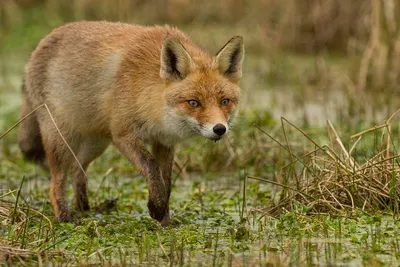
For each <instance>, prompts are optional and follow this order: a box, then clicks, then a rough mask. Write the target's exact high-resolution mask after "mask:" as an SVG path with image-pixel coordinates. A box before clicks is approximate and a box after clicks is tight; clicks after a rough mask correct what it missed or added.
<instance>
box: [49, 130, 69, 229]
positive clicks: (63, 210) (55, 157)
mask: <svg viewBox="0 0 400 267" xmlns="http://www.w3.org/2000/svg"><path fill="white" fill-rule="evenodd" d="M51 132H53V131H49V130H46V131H42V136H43V144H44V148H45V151H46V157H47V159H48V163H49V168H50V176H51V178H50V200H51V204H52V205H53V209H54V213H55V215H56V217H57V219H58V221H59V222H71V221H72V218H71V215H70V213H69V211H68V202H67V197H66V188H65V187H66V180H67V171H68V167H69V164H70V162H71V157H70V155H69V154H67V153H68V151H66V149H65V144H63V143H62V140H61V138H60V137H59V136H56V135H55V134H56V133H54V132H53V134H51V135H50V133H51Z"/></svg>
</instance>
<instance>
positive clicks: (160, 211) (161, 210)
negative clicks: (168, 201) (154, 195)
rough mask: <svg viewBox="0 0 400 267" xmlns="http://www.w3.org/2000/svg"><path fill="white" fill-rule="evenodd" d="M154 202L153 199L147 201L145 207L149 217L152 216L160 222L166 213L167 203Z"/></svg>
mask: <svg viewBox="0 0 400 267" xmlns="http://www.w3.org/2000/svg"><path fill="white" fill-rule="evenodd" d="M157 204H158V205H156V203H155V202H154V201H153V200H151V199H150V200H149V202H148V203H147V207H148V208H149V213H150V217H151V218H153V219H154V220H157V221H159V222H162V220H163V219H164V217H165V216H166V214H167V211H168V208H167V205H165V204H164V205H160V203H157Z"/></svg>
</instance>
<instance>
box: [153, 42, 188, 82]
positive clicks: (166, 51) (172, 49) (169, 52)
mask: <svg viewBox="0 0 400 267" xmlns="http://www.w3.org/2000/svg"><path fill="white" fill-rule="evenodd" d="M191 64H192V59H191V57H190V55H189V53H188V52H187V51H186V49H185V48H184V47H183V45H182V43H181V42H180V41H179V39H178V38H176V37H173V36H168V37H167V38H165V40H164V43H163V46H162V48H161V69H160V76H161V78H163V79H166V80H170V81H177V80H183V79H184V78H185V77H186V76H187V75H188V74H189V72H190V66H191Z"/></svg>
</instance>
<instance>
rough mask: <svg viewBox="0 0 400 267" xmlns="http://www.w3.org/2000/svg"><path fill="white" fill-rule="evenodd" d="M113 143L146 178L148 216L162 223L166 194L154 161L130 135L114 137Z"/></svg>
mask: <svg viewBox="0 0 400 267" xmlns="http://www.w3.org/2000/svg"><path fill="white" fill-rule="evenodd" d="M113 142H114V144H115V146H116V147H117V148H118V149H119V150H120V151H121V153H122V154H124V155H125V156H126V157H127V158H128V160H129V161H130V162H131V163H132V164H134V165H135V166H136V168H138V170H139V171H140V172H141V173H142V174H143V175H144V176H145V177H146V180H147V184H148V187H149V202H148V204H147V207H148V208H149V212H150V216H151V217H152V218H153V219H155V220H157V221H159V222H162V221H163V219H164V217H165V216H166V214H167V213H168V194H167V187H166V185H165V182H164V179H163V178H162V173H161V168H160V167H159V165H158V163H157V161H156V159H155V158H154V157H153V156H152V155H151V154H150V153H149V152H148V151H147V149H146V147H145V144H144V143H143V141H142V140H140V139H138V138H135V137H132V135H124V136H115V137H113Z"/></svg>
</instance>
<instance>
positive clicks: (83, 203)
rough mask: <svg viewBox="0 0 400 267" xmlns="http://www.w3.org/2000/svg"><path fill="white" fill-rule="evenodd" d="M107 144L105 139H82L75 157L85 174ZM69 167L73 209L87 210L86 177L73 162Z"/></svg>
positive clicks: (107, 141)
mask: <svg viewBox="0 0 400 267" xmlns="http://www.w3.org/2000/svg"><path fill="white" fill-rule="evenodd" d="M109 144H110V140H108V139H105V138H94V137H91V138H82V141H81V142H80V144H79V148H78V151H76V155H77V158H78V160H79V162H80V164H81V166H82V168H83V170H84V171H85V172H86V170H87V168H88V166H89V164H90V163H91V162H92V161H93V160H94V159H96V158H97V157H99V156H100V155H101V154H103V152H104V150H105V149H106V148H107V147H108V145H109ZM71 165H72V168H71V182H72V187H73V191H74V206H75V209H76V210H79V211H85V210H89V208H90V206H89V200H88V181H87V177H86V175H85V173H84V172H83V171H82V169H81V167H80V166H79V164H78V163H77V162H76V161H75V160H74V161H73V162H72V164H71Z"/></svg>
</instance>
